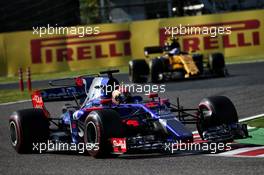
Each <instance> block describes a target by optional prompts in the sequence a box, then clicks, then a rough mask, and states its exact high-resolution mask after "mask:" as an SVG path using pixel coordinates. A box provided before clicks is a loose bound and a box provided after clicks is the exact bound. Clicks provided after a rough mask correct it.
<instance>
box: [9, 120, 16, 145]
mask: <svg viewBox="0 0 264 175" xmlns="http://www.w3.org/2000/svg"><path fill="white" fill-rule="evenodd" d="M9 128H10V137H11V143H12V145H13V146H16V145H17V127H16V124H15V122H14V121H11V122H10V126H9Z"/></svg>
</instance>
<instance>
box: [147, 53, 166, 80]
mask: <svg viewBox="0 0 264 175" xmlns="http://www.w3.org/2000/svg"><path fill="white" fill-rule="evenodd" d="M149 68H150V81H151V82H152V83H160V82H162V77H160V74H162V73H163V62H162V60H161V59H158V58H154V59H152V60H151V61H150V65H149Z"/></svg>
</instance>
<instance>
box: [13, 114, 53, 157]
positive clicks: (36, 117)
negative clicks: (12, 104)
mask: <svg viewBox="0 0 264 175" xmlns="http://www.w3.org/2000/svg"><path fill="white" fill-rule="evenodd" d="M9 130H10V138H11V144H12V147H13V148H14V149H15V150H16V151H17V152H18V153H31V152H37V150H33V143H34V144H37V143H46V142H47V140H48V138H49V121H48V119H47V118H46V116H45V114H44V112H43V110H41V109H24V110H19V111H16V112H14V113H13V114H12V115H11V116H10V118H9Z"/></svg>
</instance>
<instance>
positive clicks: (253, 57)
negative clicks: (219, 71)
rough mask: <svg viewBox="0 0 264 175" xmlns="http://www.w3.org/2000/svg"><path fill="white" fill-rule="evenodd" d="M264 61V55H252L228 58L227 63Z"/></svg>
mask: <svg viewBox="0 0 264 175" xmlns="http://www.w3.org/2000/svg"><path fill="white" fill-rule="evenodd" d="M256 61H264V55H250V56H248V55H247V56H240V57H239V58H238V57H228V58H226V62H227V64H234V63H245V62H256Z"/></svg>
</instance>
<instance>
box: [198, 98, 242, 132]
mask: <svg viewBox="0 0 264 175" xmlns="http://www.w3.org/2000/svg"><path fill="white" fill-rule="evenodd" d="M199 110H200V112H201V115H200V119H199V122H198V123H197V130H198V132H199V134H200V135H201V137H202V133H203V131H205V130H206V129H208V128H210V127H215V126H220V125H223V124H232V123H237V122H238V116H237V111H236V108H235V106H234V104H233V103H232V101H231V100H230V99H229V98H227V97H225V96H212V97H207V98H204V99H203V100H202V101H201V102H200V104H199Z"/></svg>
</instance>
